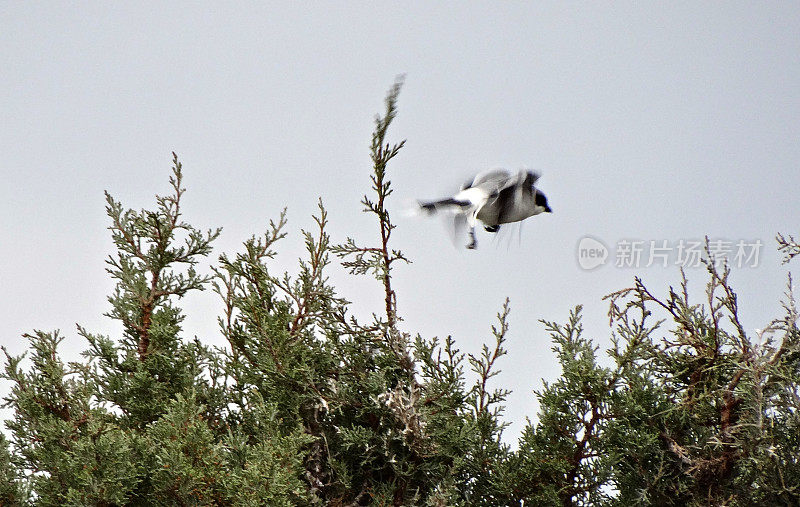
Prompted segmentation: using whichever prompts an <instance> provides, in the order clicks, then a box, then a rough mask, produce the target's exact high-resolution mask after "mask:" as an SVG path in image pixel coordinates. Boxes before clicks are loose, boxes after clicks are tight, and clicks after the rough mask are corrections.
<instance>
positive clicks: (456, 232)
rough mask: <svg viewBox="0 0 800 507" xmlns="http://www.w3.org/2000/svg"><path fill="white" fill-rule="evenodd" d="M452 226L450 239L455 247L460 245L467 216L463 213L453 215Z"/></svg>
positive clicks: (465, 227)
mask: <svg viewBox="0 0 800 507" xmlns="http://www.w3.org/2000/svg"><path fill="white" fill-rule="evenodd" d="M451 225H452V227H451V228H450V240H451V241H452V242H453V245H455V246H456V247H460V246H462V245H461V243H462V239H463V238H464V232H465V231H466V230H467V216H466V215H465V214H464V213H456V214H455V215H453V221H452V224H451Z"/></svg>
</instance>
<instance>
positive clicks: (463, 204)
mask: <svg viewBox="0 0 800 507" xmlns="http://www.w3.org/2000/svg"><path fill="white" fill-rule="evenodd" d="M539 177H540V175H539V173H537V172H533V171H526V170H522V171H519V172H518V173H517V174H515V175H512V174H510V173H509V172H508V171H506V170H505V169H491V170H488V171H484V172H482V173H479V174H478V175H477V176H475V177H474V178H473V179H471V180H470V181H468V182H467V183H465V184H464V185H462V187H461V190H460V191H459V192H458V193H456V194H455V195H454V196H453V197H448V198H446V199H440V200H437V201H425V202H423V201H418V204H419V206H420V208H421V209H422V210H424V211H426V212H428V214H434V213H436V212H438V211H449V212H452V213H455V223H456V225H458V224H459V223H463V222H465V221H466V223H467V224H468V225H469V236H470V243H469V244H468V245H467V248H469V249H471V250H473V249H475V248H477V246H478V242H477V240H476V238H475V225H476V224H477V223H478V222H480V223H481V224H482V225H483V228H484V229H485V230H486V231H488V232H492V233H496V232H497V231H499V230H500V226H501V225H502V224H509V223H513V222H520V221H522V220H525V219H526V218H528V217H532V216H534V215H538V214H540V213H552V212H553V210H552V209H551V208H550V205H549V204H548V203H547V197H545V195H544V193H542V191H541V190H539V189H538V188H536V181H537V180H538V179H539Z"/></svg>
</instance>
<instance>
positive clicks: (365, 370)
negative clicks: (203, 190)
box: [0, 81, 800, 506]
mask: <svg viewBox="0 0 800 507" xmlns="http://www.w3.org/2000/svg"><path fill="white" fill-rule="evenodd" d="M401 84H402V83H401V81H397V82H396V83H395V85H394V86H393V87H392V89H391V90H390V91H389V93H388V95H387V97H386V103H385V105H386V107H385V110H384V111H383V113H382V114H381V115H379V116H378V117H377V118H376V121H375V131H374V134H373V137H372V142H371V145H370V154H371V159H372V163H373V174H372V176H371V182H372V194H371V196H369V195H367V196H364V198H363V200H362V205H363V207H364V211H365V212H367V213H369V214H371V215H372V216H374V218H375V221H376V224H377V231H376V238H377V241H376V243H374V244H372V246H360V244H361V242H360V241H357V240H356V239H353V238H347V239H346V240H345V241H344V242H343V243H342V244H338V245H336V244H332V243H331V239H330V237H329V235H328V232H327V225H328V216H327V213H326V211H325V209H324V207H323V205H322V202H321V201H320V204H319V212H318V214H317V215H316V216H315V217H314V220H315V228H314V230H312V231H302V234H303V237H304V239H305V247H306V252H307V256H306V258H305V259H302V260H300V261H299V264H298V266H297V270H296V272H295V273H293V274H290V273H276V272H275V270H274V268H273V260H274V258H275V256H276V255H277V246H278V244H279V242H280V241H281V240H282V239H283V238H284V237H285V236H286V232H284V229H285V228H286V225H287V220H286V214H285V211H284V213H282V214H281V215H280V217H279V218H278V220H277V221H276V222H270V224H269V227H268V229H267V230H266V232H264V233H263V234H262V235H259V236H253V237H252V238H250V239H249V240H247V241H246V242H245V243H244V245H243V248H242V250H241V251H239V252H237V253H226V254H222V255H220V256H219V259H218V262H217V263H216V265H215V266H213V267H212V271H211V272H210V273H209V274H206V275H203V274H200V273H198V271H196V269H195V268H196V266H197V265H198V263H199V262H200V261H202V260H203V259H205V258H207V257H208V256H209V255H210V253H211V251H212V244H213V242H214V240H215V239H216V238H217V236H218V235H219V233H220V230H219V229H217V230H208V231H205V232H203V231H200V230H199V229H196V228H194V227H193V226H191V225H189V224H188V223H186V222H184V221H183V220H182V216H181V200H182V198H183V194H184V188H183V187H182V181H183V173H182V167H181V164H180V162H179V161H178V159H177V156H174V159H173V168H172V176H171V177H170V184H171V193H170V194H169V195H168V196H166V197H157V200H156V205H155V209H154V210H153V211H149V210H141V211H134V210H130V209H126V208H124V207H123V205H122V204H121V203H120V202H118V201H116V200H115V199H114V198H112V197H111V196H110V195H107V196H106V201H107V213H108V216H109V218H110V221H111V226H110V227H109V228H110V230H111V236H112V239H113V241H114V244H115V246H116V248H117V254H116V255H115V256H112V257H110V258H109V259H108V261H107V271H108V273H109V274H110V275H111V277H112V278H113V279H114V280H116V288H115V291H114V293H113V294H112V295H111V296H110V297H109V303H110V305H111V310H110V311H109V313H108V314H107V315H108V316H109V317H110V318H112V319H117V320H119V321H120V322H121V324H122V329H123V332H122V335H121V336H119V337H106V336H100V335H96V334H93V333H91V332H89V331H88V330H86V329H83V328H80V327H79V328H78V332H79V334H80V335H81V336H82V337H83V338H85V340H86V343H87V348H86V350H85V352H84V360H83V361H80V362H75V363H69V364H67V363H65V362H64V361H63V360H62V359H61V358H60V355H59V351H58V347H59V345H60V344H61V342H62V340H63V338H62V336H61V335H60V334H59V333H58V332H42V331H35V332H33V333H31V334H27V335H25V338H26V339H27V340H28V341H29V344H30V346H29V351H28V353H27V354H25V355H23V356H19V357H14V356H11V355H9V354H8V353H7V352H6V358H5V368H4V372H3V373H2V378H4V379H5V380H6V381H7V382H8V384H9V385H10V394H9V395H8V396H7V397H6V398H5V406H6V407H8V408H11V409H12V411H13V414H12V417H11V418H10V419H9V420H8V421H6V427H7V429H8V431H9V436H10V438H9V439H7V438H6V437H5V436H4V435H2V434H0V505H28V504H35V505H107V506H111V505H333V506H345V505H350V506H356V505H431V506H445V505H464V506H467V505H516V506H522V505H564V506H572V505H674V504H685V505H698V506H699V505H797V504H800V486H798V485H800V415H799V414H800V395H799V393H800V386H798V381H799V380H800V332H798V327H797V317H798V313H797V308H796V305H795V301H794V298H793V293H792V284H791V279H790V280H789V289H788V290H787V293H786V299H785V301H784V303H783V307H784V315H783V316H782V317H781V318H778V319H776V320H775V321H774V322H772V323H771V324H770V325H769V326H767V327H766V328H765V329H764V330H762V331H761V332H760V333H758V334H757V335H755V336H753V335H751V334H748V333H747V332H745V329H744V327H743V326H742V324H741V322H740V320H739V310H738V308H739V307H738V301H737V296H736V294H735V292H734V291H733V289H732V288H731V285H730V282H729V274H730V272H729V270H728V268H727V267H726V266H725V265H719V264H717V263H714V262H713V261H709V262H708V263H707V264H706V266H707V271H708V276H709V282H708V285H707V290H706V292H705V295H704V298H703V299H702V300H701V301H695V300H694V299H693V298H691V297H690V295H689V294H688V289H687V282H686V279H685V277H682V280H681V283H680V286H679V287H678V288H677V289H672V288H671V289H670V290H669V292H668V294H667V295H666V296H664V297H659V296H657V295H655V294H653V293H652V292H651V291H650V290H649V289H648V288H647V287H645V285H644V284H643V283H642V282H641V280H639V279H636V280H635V282H634V285H633V286H632V287H630V288H627V289H624V290H621V291H618V292H615V293H613V294H611V295H609V296H608V297H607V299H608V303H609V306H610V310H609V318H610V322H611V325H612V327H613V329H614V333H613V337H612V341H613V346H612V348H611V349H610V350H608V351H607V354H608V358H609V359H610V360H611V361H610V362H608V361H605V362H604V361H601V360H600V359H601V358H600V357H599V355H598V347H597V346H596V345H595V344H594V342H593V341H592V340H591V339H588V338H586V337H585V336H584V335H583V328H582V325H581V307H577V308H576V309H575V310H574V311H573V312H571V313H570V315H569V316H568V318H567V321H566V323H564V324H559V323H557V322H549V321H542V324H543V325H544V327H545V329H546V330H547V332H548V333H549V334H550V336H551V338H552V342H553V352H554V353H555V356H556V357H557V359H558V361H559V363H560V365H561V370H562V374H561V376H560V377H559V378H557V379H556V380H555V381H553V382H551V383H546V384H545V385H544V387H543V388H542V389H541V390H540V391H538V392H537V393H536V395H537V396H538V399H539V402H540V406H541V408H540V412H539V414H538V416H537V417H536V418H535V420H531V421H529V422H528V425H527V426H526V428H525V430H524V432H523V434H522V436H521V438H520V440H519V442H518V446H516V448H512V447H510V446H509V445H508V444H507V443H505V442H504V441H503V439H502V436H503V430H504V428H505V426H506V423H505V422H504V421H503V407H504V403H505V400H506V397H507V395H508V391H507V390H504V389H502V388H496V387H494V379H495V377H496V376H497V374H498V372H499V369H498V364H499V363H500V362H501V361H502V357H503V356H504V355H505V354H506V349H505V339H506V334H507V332H508V319H509V313H510V304H509V302H508V301H506V302H505V304H504V305H503V307H502V309H501V311H500V312H499V313H498V315H497V323H496V324H495V325H494V326H492V327H491V334H490V340H489V344H487V345H485V346H484V347H483V348H482V350H481V351H480V353H478V354H469V353H464V352H461V351H460V350H459V349H458V348H457V345H456V342H455V341H454V340H453V339H452V338H451V337H449V336H448V337H446V338H445V339H444V340H439V339H438V338H425V337H422V336H420V335H416V336H412V335H411V334H409V333H407V332H405V331H403V326H402V324H403V322H402V319H401V316H400V315H399V313H398V311H397V294H396V293H395V291H394V289H393V286H392V268H393V267H394V265H395V263H396V262H397V261H404V262H408V260H407V259H406V258H405V257H404V255H403V254H402V252H400V251H399V250H396V249H394V248H393V247H392V245H391V235H392V231H393V229H394V228H395V225H394V224H393V223H392V221H391V217H390V215H389V212H388V211H387V208H386V201H387V199H388V198H389V196H390V195H391V193H392V187H391V182H390V180H389V179H388V174H389V173H388V166H389V162H390V161H391V160H392V159H393V158H394V157H395V156H396V155H397V154H398V153H399V151H400V150H401V149H402V147H403V142H400V143H397V144H392V143H389V142H387V134H388V129H389V126H390V124H391V122H392V120H393V119H394V118H395V115H396V114H397V109H396V103H397V97H398V94H399V92H400V88H401ZM777 239H778V245H779V249H780V250H781V251H782V252H783V253H784V254H785V255H786V260H787V262H788V261H789V260H790V259H792V258H793V257H794V256H796V255H798V253H800V246H798V244H797V242H796V241H795V240H794V238H792V237H791V236H789V237H788V238H786V237H784V236H782V235H779V236H778V238H777ZM331 256H334V257H337V258H339V259H341V262H342V264H343V265H344V266H345V267H346V268H348V269H349V270H350V272H351V273H352V274H353V275H364V274H367V275H372V276H374V277H375V278H376V280H377V281H378V282H379V283H380V284H381V286H382V288H383V292H384V294H383V298H382V301H380V303H379V305H378V306H377V308H379V310H378V311H376V313H374V314H373V316H372V320H371V321H369V322H360V321H359V320H358V319H356V318H355V317H353V316H352V315H351V313H350V303H349V302H348V301H347V300H346V299H345V298H344V297H342V296H340V295H339V294H338V293H337V292H336V290H335V288H334V287H333V286H332V285H331V283H330V280H329V278H328V275H327V271H326V270H327V268H328V266H329V265H330V263H331ZM206 288H211V289H212V290H213V291H214V292H216V293H217V294H218V295H219V297H220V299H221V303H222V304H221V312H220V317H219V328H220V332H221V333H222V335H223V336H224V337H225V339H226V340H227V342H228V343H227V346H226V347H222V348H216V347H209V346H207V345H204V344H203V343H202V342H201V341H200V340H197V339H195V340H187V339H185V338H183V337H182V332H181V324H182V321H183V318H184V316H183V314H182V312H181V309H180V306H179V304H178V303H179V301H180V299H181V297H183V296H184V295H186V294H187V293H189V292H190V291H195V290H204V289H206ZM601 364H609V366H601Z"/></svg>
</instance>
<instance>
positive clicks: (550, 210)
mask: <svg viewBox="0 0 800 507" xmlns="http://www.w3.org/2000/svg"><path fill="white" fill-rule="evenodd" d="M544 212H545V213H552V212H553V210H552V209H550V206H547V207H546V208H545V209H544Z"/></svg>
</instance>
